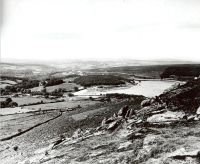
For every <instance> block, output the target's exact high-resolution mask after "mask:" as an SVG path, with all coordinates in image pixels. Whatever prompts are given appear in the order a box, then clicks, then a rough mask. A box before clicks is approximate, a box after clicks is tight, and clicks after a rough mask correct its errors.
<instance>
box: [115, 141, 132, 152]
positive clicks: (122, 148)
mask: <svg viewBox="0 0 200 164" xmlns="http://www.w3.org/2000/svg"><path fill="white" fill-rule="evenodd" d="M132 144H133V143H132V142H131V141H127V142H123V143H120V145H119V147H118V150H119V151H126V150H128V149H129V148H130V147H131V145H132Z"/></svg>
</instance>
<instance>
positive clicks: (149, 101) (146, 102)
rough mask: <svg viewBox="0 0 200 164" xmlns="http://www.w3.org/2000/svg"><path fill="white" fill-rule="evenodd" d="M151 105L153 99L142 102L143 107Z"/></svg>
mask: <svg viewBox="0 0 200 164" xmlns="http://www.w3.org/2000/svg"><path fill="white" fill-rule="evenodd" d="M149 105H151V99H146V100H143V101H142V102H141V106H142V107H145V106H149Z"/></svg>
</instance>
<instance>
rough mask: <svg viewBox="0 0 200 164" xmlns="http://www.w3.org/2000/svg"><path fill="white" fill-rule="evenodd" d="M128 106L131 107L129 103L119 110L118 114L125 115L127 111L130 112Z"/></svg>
mask: <svg viewBox="0 0 200 164" xmlns="http://www.w3.org/2000/svg"><path fill="white" fill-rule="evenodd" d="M128 108H129V106H128V105H126V106H124V107H123V108H121V109H120V110H119V112H118V116H121V117H125V115H126V113H127V112H128Z"/></svg>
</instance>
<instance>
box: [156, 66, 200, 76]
mask: <svg viewBox="0 0 200 164" xmlns="http://www.w3.org/2000/svg"><path fill="white" fill-rule="evenodd" d="M172 75H174V76H177V77H178V78H181V77H198V76H199V75H200V65H180V66H170V67H168V68H166V69H165V70H164V72H163V73H162V74H161V75H160V77H161V78H169V77H170V76H172Z"/></svg>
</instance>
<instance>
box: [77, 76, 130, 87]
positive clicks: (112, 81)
mask: <svg viewBox="0 0 200 164" xmlns="http://www.w3.org/2000/svg"><path fill="white" fill-rule="evenodd" d="M125 81H127V80H126V79H124V78H122V77H119V76H113V75H87V76H81V77H78V78H76V79H75V80H74V82H75V83H77V84H80V85H82V86H85V87H90V86H95V85H120V84H125Z"/></svg>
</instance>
